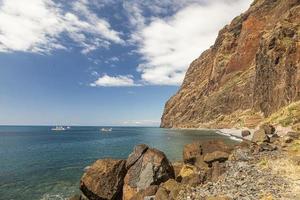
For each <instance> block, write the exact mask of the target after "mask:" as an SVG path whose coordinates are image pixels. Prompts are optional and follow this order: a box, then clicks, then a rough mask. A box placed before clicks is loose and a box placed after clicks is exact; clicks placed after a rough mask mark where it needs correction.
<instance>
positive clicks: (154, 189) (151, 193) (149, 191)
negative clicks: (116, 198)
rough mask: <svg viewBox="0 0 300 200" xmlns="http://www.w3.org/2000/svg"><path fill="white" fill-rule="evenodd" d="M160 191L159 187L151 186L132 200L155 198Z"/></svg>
mask: <svg viewBox="0 0 300 200" xmlns="http://www.w3.org/2000/svg"><path fill="white" fill-rule="evenodd" d="M157 190H158V186H157V185H151V186H149V187H147V188H146V189H144V190H140V191H139V192H138V193H136V194H135V195H134V196H133V197H132V198H131V199H130V200H144V198H145V197H148V196H154V195H155V194H156V192H157Z"/></svg>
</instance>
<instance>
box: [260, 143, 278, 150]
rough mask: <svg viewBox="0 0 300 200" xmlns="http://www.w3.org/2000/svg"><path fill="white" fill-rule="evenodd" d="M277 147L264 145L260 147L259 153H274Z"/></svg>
mask: <svg viewBox="0 0 300 200" xmlns="http://www.w3.org/2000/svg"><path fill="white" fill-rule="evenodd" d="M276 149H277V147H276V146H275V145H271V144H268V143H262V144H260V145H259V151H274V150H276Z"/></svg>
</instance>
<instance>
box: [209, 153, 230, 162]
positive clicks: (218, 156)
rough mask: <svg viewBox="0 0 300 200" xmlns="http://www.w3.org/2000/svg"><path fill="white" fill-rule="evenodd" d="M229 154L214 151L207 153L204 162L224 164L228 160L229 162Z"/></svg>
mask: <svg viewBox="0 0 300 200" xmlns="http://www.w3.org/2000/svg"><path fill="white" fill-rule="evenodd" d="M228 157H229V154H228V153H226V152H222V151H214V152H212V153H207V154H206V155H205V156H204V161H205V162H206V163H209V164H211V163H213V162H216V161H218V162H224V161H226V160H228Z"/></svg>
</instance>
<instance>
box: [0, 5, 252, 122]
mask: <svg viewBox="0 0 300 200" xmlns="http://www.w3.org/2000/svg"><path fill="white" fill-rule="evenodd" d="M250 3H251V1H250V0H214V1H212V0H186V1H183V0H153V1H139V0H115V1H113V0H72V1H62V0H23V1H20V0H0V110H1V115H0V124H11V125H14V124H24V125H31V124H34V125H41V124H43V125H54V124H70V125H126V126H129V125H140V126H143V125H146V126H148V125H150V126H153V125H154V126H155V125H156V126H157V125H159V122H160V117H161V114H162V112H163V106H164V103H165V102H166V100H168V98H169V97H170V96H171V95H173V94H174V93H175V92H176V91H177V90H178V87H179V85H180V84H181V82H182V80H183V78H184V74H185V72H186V70H187V68H188V65H189V63H190V62H191V61H192V60H193V59H195V58H197V57H198V56H199V55H200V54H201V52H202V51H203V50H205V49H207V48H209V46H211V45H212V44H213V42H214V40H215V38H216V36H217V34H218V31H219V29H220V28H222V27H223V26H224V25H226V24H227V23H229V22H230V21H231V19H232V18H233V17H234V16H236V15H238V14H240V13H241V12H242V11H244V10H246V9H247V8H248V7H249V5H250Z"/></svg>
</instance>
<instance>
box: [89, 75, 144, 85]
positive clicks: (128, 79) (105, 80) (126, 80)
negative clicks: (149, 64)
mask: <svg viewBox="0 0 300 200" xmlns="http://www.w3.org/2000/svg"><path fill="white" fill-rule="evenodd" d="M90 86H92V87H97V86H98V87H131V86H140V85H139V84H136V83H135V82H134V80H133V76H131V75H127V76H122V75H119V76H108V75H106V74H105V75H103V76H102V77H99V78H98V79H97V80H96V81H95V82H93V83H91V84H90Z"/></svg>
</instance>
